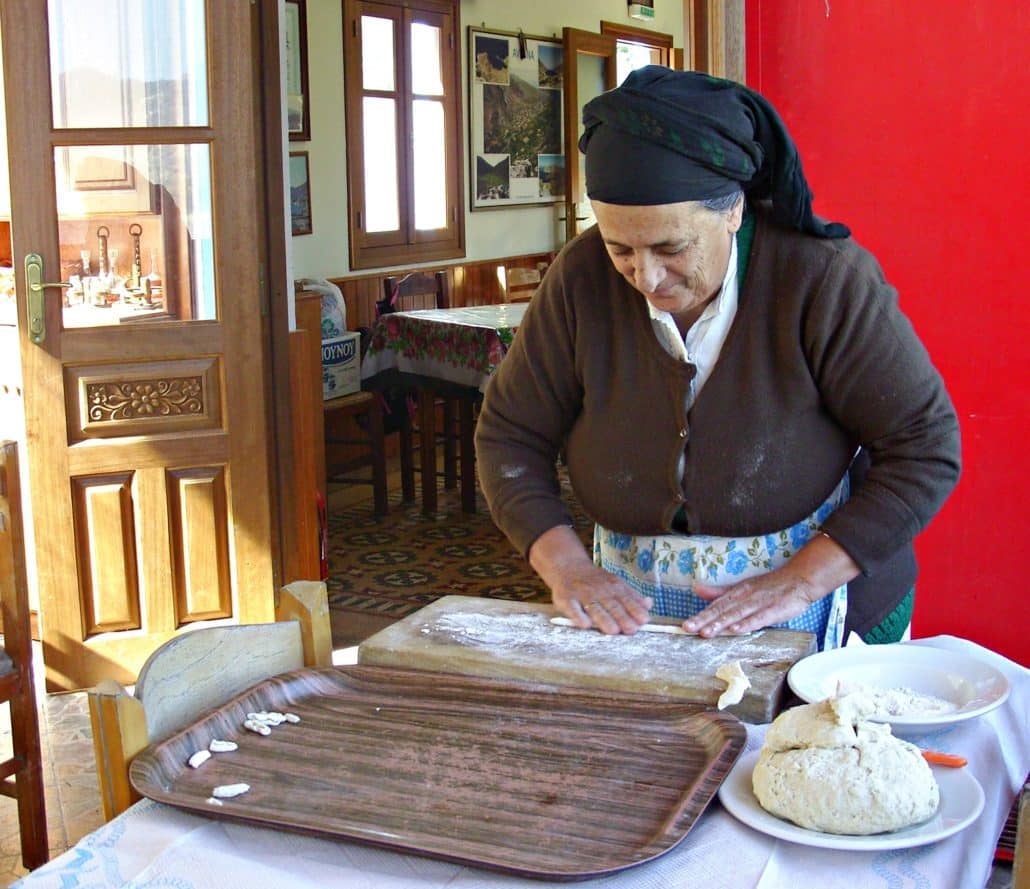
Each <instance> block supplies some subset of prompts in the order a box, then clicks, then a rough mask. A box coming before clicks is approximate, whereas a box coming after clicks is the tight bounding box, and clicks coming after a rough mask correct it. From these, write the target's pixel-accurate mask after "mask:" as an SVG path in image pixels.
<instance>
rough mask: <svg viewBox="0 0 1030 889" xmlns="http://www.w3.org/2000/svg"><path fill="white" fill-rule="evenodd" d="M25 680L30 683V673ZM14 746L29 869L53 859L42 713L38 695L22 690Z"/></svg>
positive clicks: (15, 709) (14, 707) (14, 706)
mask: <svg viewBox="0 0 1030 889" xmlns="http://www.w3.org/2000/svg"><path fill="white" fill-rule="evenodd" d="M22 681H23V682H26V683H31V682H32V676H31V674H30V675H29V676H27V677H24V678H23V680H22ZM10 708H11V748H12V752H13V753H14V756H15V758H16V759H18V760H20V762H21V767H20V768H19V769H18V771H17V772H16V773H15V781H16V787H17V791H18V829H19V831H20V832H21V860H22V864H23V865H25V867H26V868H27V869H28V870H33V869H35V868H37V867H39V866H40V865H43V864H46V862H47V861H48V860H49V859H50V850H49V845H48V842H47V830H46V803H45V802H44V796H43V757H42V754H41V752H40V745H39V714H38V713H37V712H36V701H35V695H33V694H29V693H26V692H23V693H22V694H20V695H18V696H16V697H14V698H12V699H11V701H10Z"/></svg>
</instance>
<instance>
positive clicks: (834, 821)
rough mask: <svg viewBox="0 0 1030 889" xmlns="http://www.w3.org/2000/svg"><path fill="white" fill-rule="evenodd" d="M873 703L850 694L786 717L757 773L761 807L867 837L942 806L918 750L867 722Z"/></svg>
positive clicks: (773, 730) (773, 729) (812, 826)
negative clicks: (866, 717) (865, 718)
mask: <svg viewBox="0 0 1030 889" xmlns="http://www.w3.org/2000/svg"><path fill="white" fill-rule="evenodd" d="M871 706H872V705H871V704H870V702H868V701H866V700H864V699H862V698H859V697H855V696H854V695H848V696H845V697H841V698H828V699H827V700H825V701H820V702H819V703H817V704H806V705H804V706H802V707H795V708H794V709H792V710H787V711H786V712H785V713H781V714H780V715H779V716H778V717H777V718H776V720H775V721H774V722H773V724H772V725H771V726H770V727H769V731H768V733H767V734H766V739H765V744H764V745H763V747H762V752H761V754H760V755H759V757H758V762H757V764H756V765H755V770H754V773H753V775H752V786H753V787H754V791H755V796H756V797H757V798H758V802H759V804H760V805H761V806H762V808H763V809H765V810H766V811H768V812H770V813H772V814H773V815H776V816H777V817H778V818H785V819H787V820H788V821H793V822H794V823H795V824H797V825H800V826H801V827H805V828H808V829H809V830H819V831H823V832H824V833H836V834H854V835H865V834H873V833H884V832H887V831H892V830H900V829H901V828H904V827H910V826H911V825H913V824H918V823H920V822H921V821H925V820H926V819H927V818H929V817H931V816H932V815H933V814H934V812H936V811H937V807H938V805H939V804H940V791H939V789H938V787H937V781H936V780H935V779H934V777H933V772H932V771H931V770H930V767H929V765H927V763H926V760H925V759H923V756H922V753H921V752H920V750H919V748H918V747H916V746H915V745H913V744H909V743H908V742H907V741H902V740H901V739H899V738H895V737H894V736H893V735H892V734H891V730H890V726H889V725H886V724H880V723H874V722H866V721H864V717H865V716H866V715H868V714H869V713H870V712H871V709H870V708H871Z"/></svg>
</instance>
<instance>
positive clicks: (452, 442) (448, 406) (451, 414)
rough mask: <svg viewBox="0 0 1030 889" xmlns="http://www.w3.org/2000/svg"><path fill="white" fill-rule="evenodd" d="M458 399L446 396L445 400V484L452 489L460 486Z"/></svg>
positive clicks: (449, 489) (448, 488)
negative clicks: (456, 431)
mask: <svg viewBox="0 0 1030 889" xmlns="http://www.w3.org/2000/svg"><path fill="white" fill-rule="evenodd" d="M456 401H457V399H454V398H445V399H444V402H443V486H444V487H445V488H446V489H447V490H448V491H452V490H454V489H455V488H456V487H457V486H458V441H457V438H456V437H455V428H456V427H457V425H458V410H457V404H456V403H455V402H456Z"/></svg>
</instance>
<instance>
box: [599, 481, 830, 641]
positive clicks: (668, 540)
mask: <svg viewBox="0 0 1030 889" xmlns="http://www.w3.org/2000/svg"><path fill="white" fill-rule="evenodd" d="M848 495H849V486H848V477H847V475H845V476H844V478H843V479H841V481H840V483H839V484H838V485H837V487H836V488H834V490H833V491H832V493H831V494H830V496H829V497H827V498H826V500H825V501H824V502H823V504H822V505H821V506H820V507H819V508H818V509H817V510H816V511H815V512H813V513H812V514H811V515H810V516H808V517H807V518H804V519H802V520H801V521H800V522H798V523H797V524H796V525H793V526H792V527H790V528H786V529H784V530H782V531H778V532H776V533H774V534H764V535H758V536H754V537H712V536H709V535H704V534H696V535H686V534H664V535H661V536H658V537H634V536H631V535H629V534H617V533H615V532H614V531H609V530H607V529H606V528H603V527H601V526H600V525H595V526H594V562H595V564H597V565H599V566H600V567H601V568H603V569H604V570H605V571H608V572H609V573H611V574H614V575H615V576H616V577H620V578H622V580H624V581H625V582H626V583H628V584H629V585H630V586H631V587H632V588H633V589H635V590H636V591H637V592H638V593H640V594H641V595H643V596H650V597H651V598H652V599H654V608H653V609H652V613H653V614H656V615H662V616H665V617H679V618H684V619H686V618H688V617H693V615H695V614H697V613H698V612H699V611H701V610H702V609H704V608H705V606H706V605H708V602H706V601H705V600H704V599H702V598H701V597H700V596H697V595H695V593H694V591H693V587H694V581H695V580H699V581H702V582H703V583H711V584H720V585H727V584H731V583H737V582H739V581H741V580H745V579H747V578H749V577H756V576H758V575H760V574H766V573H767V572H769V571H772V570H774V569H776V568H779V567H780V566H782V565H785V564H786V563H787V562H789V561H790V559H791V558H793V556H794V554H795V553H796V552H797V551H798V550H799V549H801V547H803V546H804V545H805V544H806V543H808V541H809V540H811V539H812V537H814V536H815V535H816V534H818V533H819V529H820V527H822V523H823V522H824V521H826V519H827V517H828V516H829V515H830V513H832V512H833V511H834V510H835V509H836V508H837V507H838V506H840V505H841V504H842V503H844V501H846V500H847V499H848ZM847 608H848V587H847V584H844V585H842V586H839V587H837V589H835V590H833V591H832V592H830V593H827V594H826V595H825V596H824V597H823V598H822V599H820V600H819V601H818V602H815V603H813V604H812V605H810V606H809V607H808V609H807V610H806V611H804V612H802V613H801V614H799V615H797V616H796V617H792V618H791V619H790V620H788V621H785V622H783V623H779V624H775V626H777V627H784V628H788V629H791V630H804V631H805V632H808V633H814V634H815V636H816V639H817V640H818V643H819V648H820V650H822V649H827V648H840V647H841V646H842V645H843V644H844V618H845V617H846V615H847Z"/></svg>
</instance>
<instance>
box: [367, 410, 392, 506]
mask: <svg viewBox="0 0 1030 889" xmlns="http://www.w3.org/2000/svg"><path fill="white" fill-rule="evenodd" d="M371 405H372V406H371V407H370V408H369V410H368V435H369V438H370V439H371V444H372V493H373V498H374V500H373V502H374V506H373V508H372V512H373V515H376V516H384V515H386V512H387V509H388V506H387V488H386V432H385V430H384V429H383V408H382V405H381V404H380V402H379V399H378V398H373V399H372V402H371Z"/></svg>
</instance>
